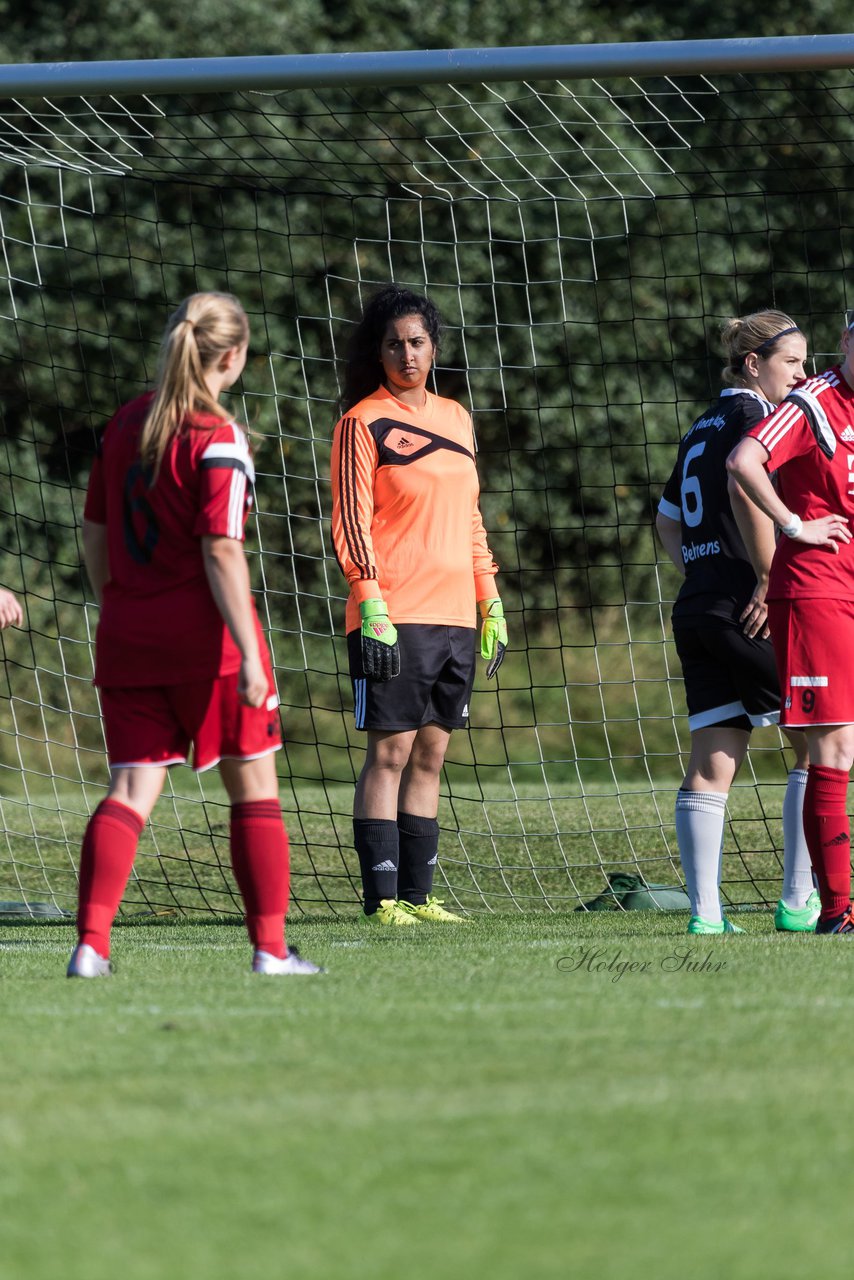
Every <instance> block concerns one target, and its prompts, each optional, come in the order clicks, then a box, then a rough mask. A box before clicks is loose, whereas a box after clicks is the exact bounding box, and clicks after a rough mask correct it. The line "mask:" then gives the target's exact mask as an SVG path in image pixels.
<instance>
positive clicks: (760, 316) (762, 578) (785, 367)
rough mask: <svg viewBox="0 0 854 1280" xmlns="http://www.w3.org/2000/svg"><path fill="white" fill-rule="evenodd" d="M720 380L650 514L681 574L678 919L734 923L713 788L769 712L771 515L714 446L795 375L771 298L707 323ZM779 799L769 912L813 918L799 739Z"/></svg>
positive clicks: (806, 926) (794, 335)
mask: <svg viewBox="0 0 854 1280" xmlns="http://www.w3.org/2000/svg"><path fill="white" fill-rule="evenodd" d="M721 338H722V341H723V345H724V349H725V351H726V354H727V357H728V363H727V365H726V366H725V368H724V370H723V382H724V389H723V391H722V392H721V394H720V396H719V397H718V399H717V400H715V401H714V402H713V403H712V404H711V405H710V406H709V408H708V409H707V410H706V411H705V413H703V414H701V415H700V417H699V418H697V420H696V421H695V422H694V424H693V425H692V426H691V427H690V429H689V430H688V431H687V432H686V433H685V435H684V436H683V438H682V440H681V441H680V444H679V452H678V454H677V457H676V465H675V467H674V468H673V472H672V474H671V476H670V479H669V480H668V482H667V484H666V486H665V489H664V493H663V495H662V498H661V501H660V503H659V506H658V515H657V518H656V528H657V529H658V533H659V536H660V538H661V541H662V543H663V544H664V548H665V550H666V552H667V554H668V555H669V557H670V559H671V560H672V561H673V563H674V564H675V565H676V568H677V569H678V570H679V571H680V573H682V574H683V575H684V579H685V580H684V582H683V583H682V587H681V589H680V591H679V595H678V597H677V600H676V604H675V605H674V608H673V619H672V620H673V636H674V639H675V641H676V650H677V653H678V654H679V659H680V662H681V664H682V672H683V676H684V679H685V693H686V698H687V702H688V725H689V728H690V730H691V758H690V760H689V763H688V769H687V772H686V774H685V778H684V781H683V783H682V786H681V788H680V790H679V793H678V795H677V798H676V838H677V841H678V843H679V855H680V858H681V860H682V868H683V871H684V873H685V883H686V886H687V889H688V895H689V897H690V899H691V921H690V923H689V925H688V932H689V933H700V934H706V933H733V932H738V930H737V929H736V928H735V926H734V925H733V924H731V922H730V921H729V920H726V919H725V918H724V917H723V915H722V912H721V903H720V871H721V854H722V850H723V832H724V823H725V819H726V801H727V795H728V793H729V789H730V786H731V785H732V782H733V779H734V778H735V775H736V773H737V772H738V769H739V767H740V765H741V763H742V761H743V760H744V757H745V754H746V752H747V745H748V742H749V740H750V733H751V730H752V729H754V728H756V727H758V726H760V725H771V724H777V723H778V721H779V716H780V689H779V684H778V680H777V669H776V665H775V662H774V653H773V650H772V648H771V641H770V640H769V638H768V626H767V616H768V611H767V608H766V605H765V593H766V591H767V588H768V573H769V570H770V568H771V560H772V558H773V555H774V546H775V542H774V526H773V524H772V522H771V521H770V520H769V519H768V518H767V517H766V516H764V515H763V514H762V513H761V512H760V511H759V509H758V508H757V507H755V506H754V505H753V504H752V503H751V502H750V501H749V500H748V499H747V498H746V496H745V495H744V494H743V493H742V491H741V490H740V489H739V488H738V487H737V486H736V485H734V484H733V483H732V482H729V484H728V479H727V471H726V459H727V456H728V455H729V453H730V451H731V450H732V449H734V448H735V446H736V445H737V444H738V443H739V441H740V440H741V438H742V436H743V435H744V433H745V431H747V430H749V428H750V427H752V426H754V425H755V424H756V423H757V422H759V421H761V419H762V418H764V417H766V416H767V414H769V413H771V412H772V410H773V409H774V408H775V407H776V405H778V404H779V403H780V401H781V400H782V399H783V397H784V396H785V395H787V394H788V392H789V391H790V390H791V389H792V387H793V386H795V384H796V383H798V382H799V381H801V379H802V378H803V377H804V360H805V359H806V340H805V338H804V336H803V334H802V333H801V332H800V330H799V328H798V326H797V325H796V324H795V322H794V320H792V319H790V317H789V316H787V315H785V314H784V313H783V312H781V311H757V312H755V313H754V314H752V315H748V316H743V317H741V318H739V319H735V320H730V321H729V322H728V323H727V324H725V325H724V327H723V329H722V330H721ZM787 736H788V738H789V740H790V742H791V744H792V746H793V748H794V750H795V755H796V757H797V759H796V764H795V768H794V769H793V770H792V772H791V773H790V774H789V779H788V783H787V786H786V797H785V800H784V803H783V891H782V895H781V898H780V901H779V903H778V904H777V911H776V914H775V917H774V923H775V925H776V927H777V928H778V929H780V930H783V931H786V932H806V931H811V930H812V929H814V928H815V922H816V920H817V918H818V913H819V903H818V895H817V894H815V893H814V891H813V883H812V875H811V864H810V858H809V853H808V851H807V847H806V841H805V839H804V834H803V821H802V814H803V802H804V788H805V787H806V780H807V751H806V741H805V739H804V735H803V734H802V733H797V732H794V733H792V732H790V733H787Z"/></svg>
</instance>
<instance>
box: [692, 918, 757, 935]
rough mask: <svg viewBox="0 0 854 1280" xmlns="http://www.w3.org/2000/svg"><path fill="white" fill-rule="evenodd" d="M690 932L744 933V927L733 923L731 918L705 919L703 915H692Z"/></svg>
mask: <svg viewBox="0 0 854 1280" xmlns="http://www.w3.org/2000/svg"><path fill="white" fill-rule="evenodd" d="M688 932H689V933H703V934H710V933H744V930H743V929H739V927H738V925H737V924H733V922H732V921H731V920H727V919H726V917H724V919H723V920H721V921H720V922H718V921H717V920H704V919H703V917H702V916H692V917H691V919H690V920H689V921H688Z"/></svg>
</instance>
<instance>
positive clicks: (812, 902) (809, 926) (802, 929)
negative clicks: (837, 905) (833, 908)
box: [774, 890, 821, 933]
mask: <svg viewBox="0 0 854 1280" xmlns="http://www.w3.org/2000/svg"><path fill="white" fill-rule="evenodd" d="M820 915H821V899H820V898H819V896H818V894H817V893H816V892H815V890H813V892H812V893H811V894H810V896H809V897H808V898H807V900H806V902H805V904H804V905H803V906H802V907H799V908H797V909H795V910H792V908H791V907H787V906H786V904H785V902H783V900H782V898H781V899H780V901H779V902H778V903H777V910H776V911H775V912H774V928H775V929H776V930H777V932H778V933H815V926H816V924H817V923H818V918H819V916H820Z"/></svg>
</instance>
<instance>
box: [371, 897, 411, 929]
mask: <svg viewBox="0 0 854 1280" xmlns="http://www.w3.org/2000/svg"><path fill="white" fill-rule="evenodd" d="M364 919H365V920H368V921H370V923H371V924H390V925H398V924H420V923H421V921H420V920H419V919H418V917H417V916H415V915H413V914H412V908H411V907H410V906H409V903H408V902H407V903H406V904H405V906H404V905H403V904H402V903H400V902H398V901H397V899H396V898H383V900H382V901H381V902H380V905H379V906H378V907H377V909H376V911H374V912H372V913H371V915H369V916H365V917H364Z"/></svg>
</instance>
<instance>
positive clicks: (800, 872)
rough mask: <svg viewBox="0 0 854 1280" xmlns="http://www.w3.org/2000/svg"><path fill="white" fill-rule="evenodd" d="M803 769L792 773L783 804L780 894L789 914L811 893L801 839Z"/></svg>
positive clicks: (806, 851) (808, 863)
mask: <svg viewBox="0 0 854 1280" xmlns="http://www.w3.org/2000/svg"><path fill="white" fill-rule="evenodd" d="M806 789H807V771H806V769H793V770H792V772H791V773H790V774H789V781H788V782H787V783H786V795H785V798H784V800H783V892H782V894H781V897H782V900H783V902H784V903H785V905H786V906H787V907H788V908H789V909H790V910H791V911H800V909H801V908H802V907H804V906H805V905H806V901H807V898H808V897H809V896H810V894H811V893H812V891H813V882H812V863H811V861H810V851H809V849H808V848H807V842H806V839H805V837H804V792H805V791H806Z"/></svg>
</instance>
